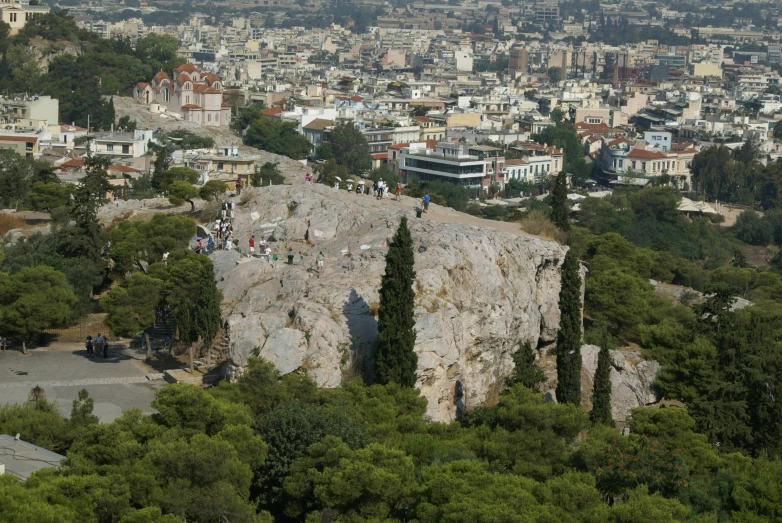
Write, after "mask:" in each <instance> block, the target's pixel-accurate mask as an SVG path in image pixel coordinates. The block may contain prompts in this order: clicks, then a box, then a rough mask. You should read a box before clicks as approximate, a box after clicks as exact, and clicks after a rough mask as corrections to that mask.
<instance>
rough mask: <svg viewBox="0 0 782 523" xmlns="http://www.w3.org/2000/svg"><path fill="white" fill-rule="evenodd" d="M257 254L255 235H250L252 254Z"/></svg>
mask: <svg viewBox="0 0 782 523" xmlns="http://www.w3.org/2000/svg"><path fill="white" fill-rule="evenodd" d="M253 255H255V235H254V234H253V235H252V236H250V256H253Z"/></svg>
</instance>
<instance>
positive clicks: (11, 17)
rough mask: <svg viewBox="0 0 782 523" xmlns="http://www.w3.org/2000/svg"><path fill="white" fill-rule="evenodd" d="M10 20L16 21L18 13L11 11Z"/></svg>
mask: <svg viewBox="0 0 782 523" xmlns="http://www.w3.org/2000/svg"><path fill="white" fill-rule="evenodd" d="M8 21H9V22H16V13H9V14H8Z"/></svg>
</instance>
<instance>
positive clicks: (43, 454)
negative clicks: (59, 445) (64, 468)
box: [0, 434, 65, 480]
mask: <svg viewBox="0 0 782 523" xmlns="http://www.w3.org/2000/svg"><path fill="white" fill-rule="evenodd" d="M64 459H65V456H63V455H61V454H57V453H54V452H52V451H50V450H46V449H44V448H41V447H38V446H36V445H33V444H32V443H27V442H26V441H22V440H21V439H20V440H17V439H15V438H14V437H13V436H9V435H8V434H0V463H2V464H3V465H5V473H6V474H11V475H12V476H16V477H17V478H19V479H21V480H26V479H27V478H29V477H30V475H31V474H32V473H33V472H35V471H37V470H41V469H44V468H48V467H59V466H60V462H62V460H64Z"/></svg>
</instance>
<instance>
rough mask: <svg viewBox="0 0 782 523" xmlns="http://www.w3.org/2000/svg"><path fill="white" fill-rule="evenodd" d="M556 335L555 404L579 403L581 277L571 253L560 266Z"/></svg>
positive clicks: (569, 251) (573, 255)
mask: <svg viewBox="0 0 782 523" xmlns="http://www.w3.org/2000/svg"><path fill="white" fill-rule="evenodd" d="M561 281H562V289H561V290H560V291H559V311H560V320H559V332H558V333H557V390H556V395H557V401H558V402H559V403H573V404H575V405H579V404H580V403H581V274H580V273H579V262H578V256H577V255H576V252H575V249H572V248H571V249H570V250H568V252H567V255H566V256H565V261H564V262H563V263H562V280H561Z"/></svg>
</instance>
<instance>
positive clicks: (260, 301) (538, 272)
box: [213, 185, 566, 421]
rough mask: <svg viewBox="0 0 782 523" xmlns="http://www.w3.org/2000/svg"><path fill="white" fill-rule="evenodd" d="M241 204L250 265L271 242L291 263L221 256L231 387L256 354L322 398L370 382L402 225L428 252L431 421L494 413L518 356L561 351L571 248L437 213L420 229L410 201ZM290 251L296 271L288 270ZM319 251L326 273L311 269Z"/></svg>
mask: <svg viewBox="0 0 782 523" xmlns="http://www.w3.org/2000/svg"><path fill="white" fill-rule="evenodd" d="M236 202H237V207H236V217H235V221H234V229H235V236H236V239H237V243H238V245H239V246H240V248H241V249H242V251H243V253H242V254H245V253H246V252H247V245H248V239H249V237H250V235H251V234H255V236H256V239H261V238H269V239H271V240H272V242H271V245H272V247H273V248H276V249H277V251H278V252H279V254H280V261H279V262H278V263H277V265H276V267H274V266H272V265H271V264H269V263H266V262H265V261H263V260H261V259H257V258H247V257H242V256H241V255H240V254H237V252H236V251H219V252H217V253H215V254H214V255H213V261H214V263H215V269H216V273H217V279H218V285H219V286H220V288H221V289H222V291H223V293H224V300H223V313H224V317H225V318H227V320H228V322H229V325H230V335H231V345H230V361H229V362H228V371H227V374H228V377H229V379H230V378H233V377H235V376H236V375H237V374H238V373H240V372H241V369H242V367H243V366H244V365H246V362H247V358H248V357H250V356H251V355H252V354H253V353H258V354H260V355H261V356H263V357H264V358H266V359H267V360H269V361H271V362H273V363H274V364H275V365H276V366H277V367H278V368H279V369H280V370H281V371H282V372H284V373H287V372H300V371H305V370H306V371H307V372H308V374H309V375H310V376H311V377H312V378H313V379H314V380H315V381H316V382H317V383H318V385H320V386H323V387H336V386H338V385H339V384H340V383H341V382H342V380H343V379H345V378H349V377H351V376H355V375H358V374H366V373H370V372H371V368H372V351H373V345H374V342H375V339H376V336H377V317H376V315H377V309H378V305H379V304H378V289H379V286H380V279H381V276H382V274H383V272H384V270H385V253H386V250H387V246H388V242H389V240H390V238H391V236H392V235H393V233H394V231H395V229H396V227H397V224H398V223H399V219H400V217H401V216H402V215H407V216H408V217H409V219H410V225H411V232H412V236H413V241H414V248H415V251H416V265H415V270H416V282H415V286H416V291H417V296H416V308H415V316H416V331H417V338H416V351H417V352H418V358H419V359H418V363H419V365H418V367H419V368H418V387H419V388H420V389H421V392H422V394H423V395H424V396H425V397H426V398H427V399H428V401H429V408H428V415H429V417H430V418H431V419H433V420H441V421H442V420H449V419H453V418H454V417H455V416H456V415H457V410H458V408H461V407H467V408H469V407H471V406H476V405H480V404H485V403H491V402H492V401H494V400H495V399H496V398H497V396H498V394H499V392H500V390H501V389H502V387H503V380H504V378H505V377H506V376H507V375H509V374H510V373H511V371H512V369H513V362H512V359H511V356H512V354H513V352H515V351H516V349H517V347H518V344H519V342H527V341H528V342H530V343H532V345H533V346H538V345H545V344H548V343H550V342H552V341H554V339H555V338H556V332H557V328H558V324H559V308H558V306H557V300H558V294H559V289H560V284H559V277H560V276H559V267H560V265H561V263H562V260H563V258H564V254H565V251H566V248H564V247H562V246H560V245H558V244H556V243H554V242H551V241H548V240H543V239H540V238H537V237H534V236H530V235H526V234H524V233H522V232H521V230H520V228H519V226H518V224H506V223H500V222H485V221H483V220H477V219H474V218H472V217H470V216H467V215H464V214H461V213H456V212H455V211H452V210H450V209H444V208H441V207H437V206H433V207H434V208H433V209H432V210H431V211H430V213H427V214H426V215H424V218H423V219H416V218H415V214H414V212H413V207H414V204H415V202H414V201H413V200H412V199H410V198H403V201H401V202H393V201H383V202H379V201H377V200H375V199H374V198H372V197H371V196H357V195H354V194H347V193H346V192H344V191H340V192H335V191H333V190H332V189H330V188H327V187H325V186H322V185H293V186H287V185H286V186H276V187H265V188H262V189H249V190H246V191H245V193H244V194H242V196H241V198H237V199H236ZM239 202H242V203H241V204H240V203H239ZM486 224H496V225H495V226H496V227H498V228H499V229H498V228H493V227H487V226H481V225H486ZM501 229H504V230H501ZM289 249H292V250H293V252H294V254H295V256H294V261H293V264H292V265H287V264H286V263H284V260H286V254H287V252H288V250H289ZM319 251H322V252H323V253H324V255H325V260H326V261H325V267H324V268H323V270H322V271H321V272H320V273H318V272H317V271H315V270H314V269H312V266H313V265H314V260H315V255H316V254H317V253H318V252H319Z"/></svg>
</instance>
